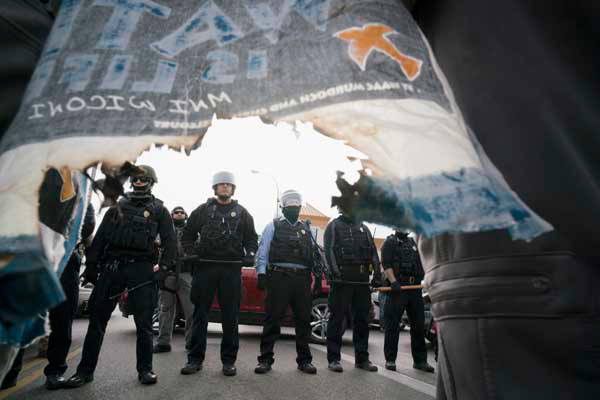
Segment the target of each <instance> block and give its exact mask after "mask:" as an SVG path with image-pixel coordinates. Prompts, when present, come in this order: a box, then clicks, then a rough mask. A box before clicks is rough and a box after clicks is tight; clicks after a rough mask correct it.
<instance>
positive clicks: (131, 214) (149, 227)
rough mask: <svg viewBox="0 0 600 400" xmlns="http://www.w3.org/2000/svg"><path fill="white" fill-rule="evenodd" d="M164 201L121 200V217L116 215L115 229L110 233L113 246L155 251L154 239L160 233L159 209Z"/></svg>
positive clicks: (110, 241)
mask: <svg viewBox="0 0 600 400" xmlns="http://www.w3.org/2000/svg"><path fill="white" fill-rule="evenodd" d="M161 205H162V202H161V201H160V200H158V199H151V200H150V201H148V202H145V203H143V202H137V201H135V202H134V201H131V200H129V199H126V198H125V199H121V200H119V208H120V210H121V217H119V216H117V217H116V223H115V229H114V232H112V234H111V235H109V238H108V240H109V243H110V244H111V245H112V246H116V247H120V248H123V249H127V250H135V251H140V252H149V253H151V252H154V240H155V239H156V236H157V235H158V211H159V209H160V206H161Z"/></svg>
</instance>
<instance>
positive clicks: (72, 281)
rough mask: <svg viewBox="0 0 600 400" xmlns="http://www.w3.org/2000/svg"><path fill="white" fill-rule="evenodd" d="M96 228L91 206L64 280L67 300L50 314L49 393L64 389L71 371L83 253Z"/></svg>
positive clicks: (61, 278)
mask: <svg viewBox="0 0 600 400" xmlns="http://www.w3.org/2000/svg"><path fill="white" fill-rule="evenodd" d="M95 227H96V217H95V215H94V206H92V204H91V203H89V204H88V207H87V210H86V213H85V217H84V220H83V227H82V228H81V238H82V240H81V242H80V243H79V245H78V246H77V247H76V249H75V251H74V252H73V254H72V255H71V257H70V258H69V261H68V263H67V265H66V266H65V269H64V271H63V273H62V275H61V276H60V284H61V286H62V289H63V291H64V292H65V297H66V300H65V301H64V302H62V303H60V304H59V305H58V306H56V307H54V308H52V309H50V312H49V320H50V336H49V338H48V350H47V351H46V356H47V357H48V365H47V366H46V368H44V375H46V388H47V389H48V390H55V389H60V388H62V387H63V386H64V383H65V378H64V377H63V374H64V373H65V371H66V370H67V354H68V353H69V348H70V347H71V338H72V336H71V335H72V327H73V317H74V316H75V313H76V312H77V307H78V303H79V269H80V268H81V260H82V257H83V249H84V248H85V246H89V245H90V244H91V241H92V234H93V233H94V228H95Z"/></svg>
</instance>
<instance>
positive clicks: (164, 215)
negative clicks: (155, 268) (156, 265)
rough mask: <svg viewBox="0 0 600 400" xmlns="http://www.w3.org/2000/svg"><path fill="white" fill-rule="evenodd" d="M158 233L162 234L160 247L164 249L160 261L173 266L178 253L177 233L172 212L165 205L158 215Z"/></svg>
mask: <svg viewBox="0 0 600 400" xmlns="http://www.w3.org/2000/svg"><path fill="white" fill-rule="evenodd" d="M158 234H159V235H160V248H161V250H162V253H161V259H160V263H161V264H162V265H166V266H167V267H169V268H170V267H172V266H173V263H174V262H175V256H176V254H177V235H176V234H175V227H174V226H173V220H172V219H171V214H170V213H169V210H167V209H166V208H165V207H164V206H163V207H161V211H160V214H159V216H158Z"/></svg>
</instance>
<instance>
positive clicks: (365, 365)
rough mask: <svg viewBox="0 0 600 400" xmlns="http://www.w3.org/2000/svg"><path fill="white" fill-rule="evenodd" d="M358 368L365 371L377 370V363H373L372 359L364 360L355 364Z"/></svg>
mask: <svg viewBox="0 0 600 400" xmlns="http://www.w3.org/2000/svg"><path fill="white" fill-rule="evenodd" d="M354 366H355V367H356V368H360V369H364V370H365V371H369V372H375V371H377V365H375V364H373V363H372V362H371V361H369V360H367V361H363V362H360V363H356V364H354Z"/></svg>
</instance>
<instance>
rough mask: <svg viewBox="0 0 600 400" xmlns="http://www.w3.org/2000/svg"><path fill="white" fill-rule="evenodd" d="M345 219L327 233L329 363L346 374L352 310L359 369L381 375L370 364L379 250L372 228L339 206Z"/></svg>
mask: <svg viewBox="0 0 600 400" xmlns="http://www.w3.org/2000/svg"><path fill="white" fill-rule="evenodd" d="M338 207H339V210H340V212H341V215H340V216H339V217H337V218H336V219H334V220H333V221H331V222H330V223H329V224H328V225H327V228H326V229H325V236H324V247H325V256H326V258H327V263H328V264H329V268H330V292H329V311H330V313H331V314H330V317H329V324H328V326H327V361H328V362H329V366H328V367H329V369H330V370H331V371H334V372H343V368H342V364H341V363H340V359H341V355H340V351H341V347H342V336H343V334H344V332H343V326H344V324H343V322H344V318H345V315H346V310H347V308H348V306H349V305H350V306H351V309H352V325H353V327H352V329H353V332H352V342H353V344H354V357H355V366H356V368H360V369H364V370H365V371H371V372H374V371H377V366H376V365H374V364H373V363H371V361H369V352H368V345H369V308H370V305H371V290H370V288H369V278H370V276H371V274H373V278H372V280H371V285H372V286H379V285H380V284H381V269H380V265H379V256H378V255H377V248H376V247H375V243H374V242H373V237H372V235H371V232H370V231H369V228H367V226H366V225H364V224H363V223H361V222H360V221H358V220H357V219H356V218H355V216H354V215H353V214H352V213H350V212H348V211H347V210H345V208H344V207H342V206H340V205H338Z"/></svg>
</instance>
